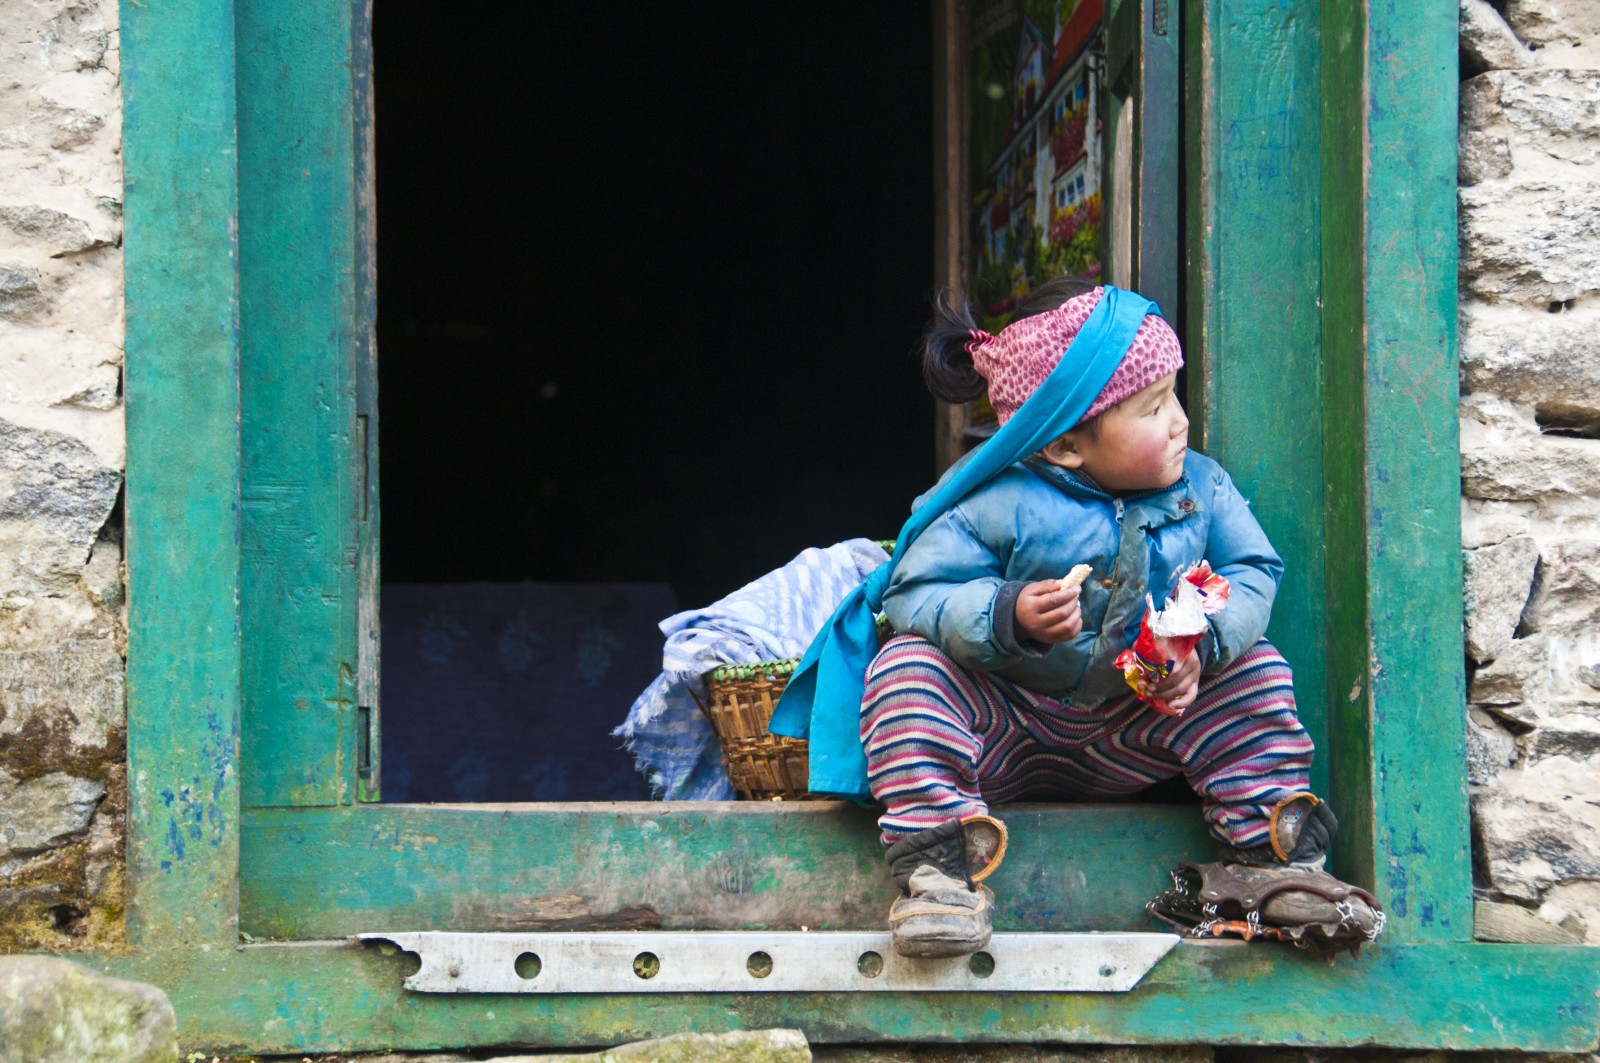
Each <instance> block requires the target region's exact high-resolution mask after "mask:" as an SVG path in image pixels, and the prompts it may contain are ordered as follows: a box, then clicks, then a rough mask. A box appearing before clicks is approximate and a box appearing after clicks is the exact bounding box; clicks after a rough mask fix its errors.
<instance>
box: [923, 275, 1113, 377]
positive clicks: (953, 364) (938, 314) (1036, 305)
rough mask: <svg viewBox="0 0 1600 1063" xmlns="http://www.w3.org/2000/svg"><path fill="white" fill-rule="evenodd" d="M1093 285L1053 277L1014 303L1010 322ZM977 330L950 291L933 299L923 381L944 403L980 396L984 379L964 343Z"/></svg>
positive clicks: (968, 309)
mask: <svg viewBox="0 0 1600 1063" xmlns="http://www.w3.org/2000/svg"><path fill="white" fill-rule="evenodd" d="M1094 287H1095V285H1094V282H1093V281H1087V280H1084V279H1083V278H1081V277H1055V278H1053V279H1051V280H1047V281H1045V282H1044V283H1043V284H1040V285H1039V286H1038V287H1037V288H1034V289H1033V290H1032V291H1031V292H1029V293H1028V294H1027V295H1026V296H1024V297H1023V299H1022V302H1020V303H1019V304H1017V309H1016V313H1014V314H1012V315H1011V320H1013V321H1020V320H1021V319H1023V318H1025V317H1032V316H1034V315H1035V314H1042V313H1044V312H1045V311H1046V310H1054V309H1055V308H1056V307H1058V306H1060V305H1061V304H1062V303H1064V302H1066V301H1067V300H1068V299H1073V298H1076V297H1077V296H1080V295H1085V294H1087V293H1089V292H1091V291H1093V290H1094ZM977 328H978V325H977V322H976V320H975V319H974V318H973V316H972V307H971V306H969V305H968V304H967V303H966V301H965V300H958V299H957V298H956V297H955V295H954V294H953V293H951V292H950V291H943V292H940V293H939V294H938V295H937V296H936V297H935V298H934V300H933V323H932V324H930V325H929V326H928V331H927V332H925V333H923V334H922V379H923V381H924V382H926V383H927V385H928V390H929V391H931V392H933V393H934V395H935V396H936V397H938V398H941V399H943V400H944V401H945V402H968V401H970V400H972V399H975V398H977V397H978V396H979V395H982V394H983V391H984V388H985V386H986V385H985V384H984V381H983V377H981V376H979V375H978V370H977V368H976V367H974V366H973V364H972V355H970V354H968V353H967V344H968V343H970V342H972V333H973V332H974V331H976V330H977Z"/></svg>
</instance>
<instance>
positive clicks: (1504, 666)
mask: <svg viewBox="0 0 1600 1063" xmlns="http://www.w3.org/2000/svg"><path fill="white" fill-rule="evenodd" d="M1462 77H1463V79H1464V80H1463V81H1462V83H1461V193H1460V208H1461V212H1460V226H1461V303H1460V315H1461V390H1462V402H1461V437H1462V438H1461V448H1462V455H1461V471H1462V479H1463V494H1464V496H1465V497H1464V498H1463V500H1462V515H1461V521H1462V532H1463V545H1464V546H1465V548H1466V552H1465V557H1464V562H1465V570H1466V606H1467V629H1466V660H1467V675H1468V696H1467V700H1468V702H1469V705H1468V709H1467V711H1468V715H1469V732H1468V737H1469V741H1470V750H1471V787H1472V823H1473V830H1474V853H1475V856H1476V860H1477V865H1478V868H1477V873H1478V885H1479V887H1480V889H1481V891H1482V895H1483V896H1484V897H1486V898H1487V899H1490V900H1498V901H1509V902H1513V903H1516V904H1519V905H1521V906H1524V907H1526V908H1530V909H1534V910H1536V911H1537V912H1538V913H1539V914H1540V915H1541V916H1543V917H1544V918H1545V919H1546V920H1548V921H1550V922H1552V923H1556V924H1559V925H1561V926H1565V927H1566V928H1568V929H1569V930H1571V931H1573V932H1575V933H1576V934H1579V935H1582V936H1583V937H1584V938H1586V939H1587V940H1588V941H1590V942H1595V943H1600V770H1597V769H1600V4H1597V3H1595V2H1594V0H1504V2H1503V3H1497V4H1493V5H1492V4H1491V3H1489V2H1488V0H1463V4H1462Z"/></svg>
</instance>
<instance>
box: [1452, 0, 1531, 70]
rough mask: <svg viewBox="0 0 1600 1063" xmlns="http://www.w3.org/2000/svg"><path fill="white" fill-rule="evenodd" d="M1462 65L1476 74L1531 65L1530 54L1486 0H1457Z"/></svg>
mask: <svg viewBox="0 0 1600 1063" xmlns="http://www.w3.org/2000/svg"><path fill="white" fill-rule="evenodd" d="M1461 52H1462V59H1463V62H1462V65H1463V67H1465V68H1466V69H1467V70H1469V71H1471V72H1473V73H1478V72H1481V71H1484V70H1506V69H1513V68H1516V67H1523V66H1531V65H1533V61H1534V60H1533V55H1532V54H1531V53H1530V52H1529V51H1528V49H1527V47H1526V46H1524V45H1523V43H1522V42H1521V41H1519V40H1517V35H1516V34H1515V33H1512V32H1511V27H1510V26H1508V25H1506V20H1505V19H1504V18H1502V17H1501V15H1500V12H1498V11H1496V10H1495V9H1494V5H1492V4H1490V3H1489V0H1461Z"/></svg>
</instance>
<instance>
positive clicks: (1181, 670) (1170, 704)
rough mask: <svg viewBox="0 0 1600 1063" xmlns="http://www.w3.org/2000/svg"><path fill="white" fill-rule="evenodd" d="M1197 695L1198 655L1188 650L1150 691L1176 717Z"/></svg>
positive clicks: (1198, 680) (1198, 681)
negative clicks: (1169, 673)
mask: <svg viewBox="0 0 1600 1063" xmlns="http://www.w3.org/2000/svg"><path fill="white" fill-rule="evenodd" d="M1019 600H1020V599H1019ZM1199 693H1200V655H1199V654H1198V653H1196V652H1195V651H1194V650H1190V651H1189V656H1187V657H1185V658H1184V659H1183V660H1181V661H1179V662H1178V666H1177V667H1176V668H1174V669H1173V670H1172V674H1171V675H1169V676H1167V678H1165V679H1163V680H1162V681H1161V682H1159V683H1157V684H1156V685H1155V687H1154V688H1153V689H1151V691H1150V696H1151V697H1153V698H1155V699H1156V700H1157V701H1159V702H1161V703H1162V704H1164V705H1165V706H1166V707H1167V709H1168V710H1170V711H1171V713H1172V715H1174V716H1177V715H1179V714H1181V713H1182V712H1183V711H1184V710H1185V709H1187V708H1188V707H1189V706H1190V705H1193V704H1194V699H1195V696H1196V695H1197V694H1199Z"/></svg>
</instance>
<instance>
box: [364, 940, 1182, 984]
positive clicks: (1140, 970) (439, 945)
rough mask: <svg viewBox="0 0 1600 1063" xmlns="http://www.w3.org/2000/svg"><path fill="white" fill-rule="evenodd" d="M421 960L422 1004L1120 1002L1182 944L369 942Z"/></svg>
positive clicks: (418, 974)
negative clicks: (907, 998)
mask: <svg viewBox="0 0 1600 1063" xmlns="http://www.w3.org/2000/svg"><path fill="white" fill-rule="evenodd" d="M359 938H360V939H361V940H363V941H380V942H393V943H394V944H396V945H398V946H399V947H400V948H401V949H403V950H405V951H406V952H411V953H415V954H416V955H417V956H418V957H419V958H420V959H421V961H422V966H421V967H420V968H419V969H418V970H417V972H416V973H415V974H413V975H412V976H411V977H409V978H407V979H406V981H405V987H406V988H407V989H409V990H412V991H414V992H418V993H849V992H951V991H957V992H959V991H964V990H977V991H982V992H990V993H993V992H1008V993H1017V992H1024V993H1026V992H1050V993H1062V992H1074V993H1082V992H1088V993H1122V992H1126V991H1128V990H1129V989H1132V988H1133V987H1134V986H1136V985H1138V984H1139V980H1140V979H1141V978H1143V977H1144V976H1145V974H1146V973H1148V972H1149V970H1150V969H1151V968H1152V967H1154V966H1155V964H1156V961H1157V960H1159V959H1161V957H1163V956H1165V955H1166V954H1167V953H1168V952H1169V951H1170V950H1171V949H1172V947H1173V946H1174V945H1176V944H1177V943H1178V936H1177V935H1176V934H996V935H994V937H993V939H992V940H991V941H990V942H989V947H988V948H986V949H985V950H984V951H982V952H980V953H977V954H976V955H974V956H960V957H954V958H950V959H937V960H914V959H908V958H906V957H903V956H900V955H898V954H896V953H895V952H894V950H893V949H891V948H890V947H889V935H888V934H886V933H856V932H848V931H847V932H824V933H805V932H793V931H779V932H766V931H739V932H724V931H681V932H665V931H663V932H640V933H594V934H588V933H583V934H578V933H571V934H559V933H556V934H457V933H448V932H442V931H423V932H415V933H392V934H361V935H359Z"/></svg>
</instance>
